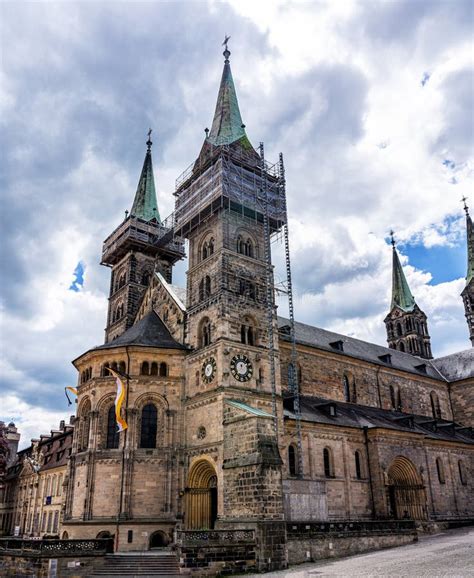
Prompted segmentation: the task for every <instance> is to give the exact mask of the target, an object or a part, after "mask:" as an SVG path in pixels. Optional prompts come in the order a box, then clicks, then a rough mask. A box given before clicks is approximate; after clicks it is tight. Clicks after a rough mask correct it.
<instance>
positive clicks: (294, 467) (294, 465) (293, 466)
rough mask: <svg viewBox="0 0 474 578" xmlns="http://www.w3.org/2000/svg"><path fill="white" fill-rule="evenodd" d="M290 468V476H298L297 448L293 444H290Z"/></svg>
mask: <svg viewBox="0 0 474 578" xmlns="http://www.w3.org/2000/svg"><path fill="white" fill-rule="evenodd" d="M288 470H289V472H290V476H296V475H297V474H298V460H297V456H296V448H295V446H293V445H291V446H288Z"/></svg>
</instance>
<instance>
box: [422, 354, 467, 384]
mask: <svg viewBox="0 0 474 578" xmlns="http://www.w3.org/2000/svg"><path fill="white" fill-rule="evenodd" d="M431 363H432V364H433V365H434V366H435V367H436V368H437V369H438V371H439V372H440V373H441V374H442V375H443V376H444V377H445V378H446V379H447V380H448V381H460V380H461V379H469V378H474V348H471V349H466V350H465V351H459V352H458V353H453V354H452V355H446V356H445V357H438V359H433V360H432V361H431Z"/></svg>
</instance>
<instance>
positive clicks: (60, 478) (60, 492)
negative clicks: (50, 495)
mask: <svg viewBox="0 0 474 578" xmlns="http://www.w3.org/2000/svg"><path fill="white" fill-rule="evenodd" d="M62 493H63V475H62V474H59V478H58V491H57V495H58V496H61V495H62Z"/></svg>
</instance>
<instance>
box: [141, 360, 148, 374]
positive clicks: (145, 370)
mask: <svg viewBox="0 0 474 578" xmlns="http://www.w3.org/2000/svg"><path fill="white" fill-rule="evenodd" d="M140 373H141V375H150V364H149V363H148V361H144V362H143V363H142V368H141V371H140Z"/></svg>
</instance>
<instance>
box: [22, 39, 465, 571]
mask: <svg viewBox="0 0 474 578" xmlns="http://www.w3.org/2000/svg"><path fill="white" fill-rule="evenodd" d="M224 56H225V63H224V71H223V75H222V80H221V85H220V89H219V95H218V99H217V105H216V110H215V114H214V120H213V123H212V127H211V130H210V131H209V130H207V129H206V138H205V140H204V143H203V145H202V148H201V151H200V153H199V156H198V158H197V160H196V161H195V162H194V163H193V164H192V165H191V167H190V168H189V169H188V170H187V171H185V172H184V173H183V175H182V177H180V178H179V179H178V181H177V189H176V192H175V196H176V206H175V212H174V213H173V215H172V217H171V218H170V219H168V220H166V221H163V222H162V221H161V220H160V215H159V211H158V206H157V202H156V194H155V186H154V177H153V169H152V160H151V146H152V143H151V140H150V139H148V142H147V151H146V156H145V162H144V166H143V170H142V173H141V176H140V179H139V184H138V188H137V192H136V195H135V200H134V203H133V206H132V210H131V212H130V215H127V216H126V218H125V220H124V221H123V222H122V223H121V224H120V225H119V226H118V228H117V229H116V230H115V231H114V232H113V233H112V234H111V235H110V236H109V237H108V238H107V239H106V241H105V242H104V247H103V252H102V263H103V264H105V265H107V266H110V267H111V273H112V274H111V284H110V297H109V312H108V319H107V327H106V338H105V344H104V345H100V346H97V347H94V348H92V349H90V350H88V351H86V352H85V353H84V354H82V355H81V356H80V357H78V358H77V359H76V360H74V362H73V363H74V365H75V367H76V368H77V370H78V373H79V379H78V406H77V418H76V422H75V428H74V440H73V444H72V455H71V458H70V460H69V466H68V479H69V483H68V485H67V496H66V498H65V510H64V520H63V524H62V531H64V532H67V535H68V536H69V537H70V538H95V537H96V536H107V535H111V536H112V535H113V536H114V537H115V545H116V548H117V549H118V550H147V549H149V548H151V547H157V546H162V545H166V544H169V543H170V542H173V541H174V539H175V536H176V535H177V534H179V533H180V532H181V531H182V530H189V531H192V530H209V529H213V528H215V529H220V530H235V531H236V532H244V533H245V531H247V530H251V531H252V532H254V533H255V535H256V537H257V538H256V544H257V546H256V552H257V553H256V556H257V558H258V568H259V569H262V570H263V569H271V568H278V567H284V566H285V564H286V561H287V556H286V539H287V533H286V524H287V522H297V521H303V522H309V521H321V522H322V521H326V520H352V521H358V520H370V519H381V520H386V519H405V518H413V519H415V520H417V521H418V522H419V523H425V524H428V523H430V522H432V521H439V520H457V521H459V520H462V519H466V518H468V517H470V516H472V515H473V505H472V499H471V497H472V457H473V447H474V446H473V438H472V431H471V430H470V429H469V428H468V427H466V426H468V425H471V424H472V403H471V402H472V393H471V392H472V389H473V384H474V355H473V352H474V350H469V351H465V352H461V353H459V354H454V355H451V356H448V357H447V358H442V359H438V360H433V359H431V357H432V355H431V348H430V338H429V335H428V330H427V320H426V316H425V314H424V313H423V312H422V311H421V309H420V308H419V307H418V306H417V305H416V303H415V300H414V298H413V296H412V295H411V293H410V290H409V288H408V285H407V282H406V279H405V276H404V273H403V270H402V267H401V264H400V261H399V259H398V255H397V252H396V249H395V247H394V248H393V267H394V270H393V298H392V307H391V311H390V313H389V315H388V317H387V318H386V320H385V323H386V326H387V333H388V341H389V345H390V347H389V348H387V347H383V346H380V345H374V344H371V343H367V342H364V341H362V340H358V339H354V338H351V337H347V336H344V335H339V334H336V333H333V332H330V331H326V330H324V329H319V328H316V327H312V326H309V325H305V324H303V323H296V324H295V341H296V350H294V348H293V340H292V325H291V323H290V322H289V321H288V320H286V319H283V318H278V317H277V315H276V308H275V307H274V303H273V272H272V271H273V269H272V267H271V263H270V261H269V256H270V235H271V234H273V233H278V232H280V231H281V230H282V229H283V227H284V225H285V222H286V200H285V196H284V189H283V186H284V167H283V162H282V158H280V162H279V163H277V165H273V166H272V165H269V164H268V163H266V162H265V161H264V160H263V146H261V147H260V149H259V153H257V152H256V151H255V150H254V149H253V147H252V145H251V144H250V142H249V140H248V137H247V135H246V132H245V125H244V124H243V122H242V118H241V115H240V111H239V106H238V102H237V96H236V92H235V87H234V83H233V79H232V74H231V70H230V63H229V56H230V52H229V51H228V50H227V47H226V50H225V52H224ZM282 191H283V192H282ZM184 239H187V240H188V242H189V269H188V273H187V287H186V289H185V290H184V289H181V288H179V287H176V286H175V285H173V284H172V266H173V264H174V263H175V262H176V261H177V260H179V259H181V258H182V257H183V256H184V249H183V247H184ZM348 298H349V296H348ZM399 326H400V327H399ZM415 354H416V355H415ZM108 368H111V369H112V370H114V371H117V372H119V373H120V374H121V375H122V379H123V382H124V384H125V386H126V391H127V394H126V398H125V402H124V407H125V411H124V413H123V417H124V418H125V419H126V421H127V423H128V429H126V430H125V431H124V432H123V433H120V434H119V433H117V427H116V418H115V406H114V402H115V396H116V382H115V378H113V377H112V376H111V375H110V373H109V371H108ZM298 391H299V394H298ZM470 400H471V401H470ZM470 403H471V406H470V405H469V404H470ZM41 443H42V444H43V445H44V443H45V442H41ZM52 449H54V448H52ZM27 451H29V450H24V452H27ZM20 454H21V452H20ZM23 462H25V459H23ZM46 466H47V464H44V466H43V467H44V468H46ZM21 467H23V468H24V467H25V466H21ZM45 471H48V470H47V469H45ZM12 475H13V474H12ZM14 475H16V476H17V477H18V476H20V470H18V471H17V472H16V473H15V474H14ZM33 475H34V474H32V473H29V474H28V476H29V477H28V480H30V478H31V477H32V476H33ZM29 483H30V482H28V483H26V480H25V483H24V484H20V487H24V486H27V485H28V484H29ZM20 503H21V500H20ZM45 507H46V506H45ZM43 511H46V510H44V508H43V510H41V511H40V512H39V514H40V517H41V516H42V512H43ZM22 516H23V518H22ZM25 516H26V518H25ZM22 519H26V522H25V523H24V525H23V526H22V528H26V529H27V530H31V522H30V523H29V522H28V521H29V518H28V511H23V510H22V511H21V512H20V511H19V513H18V514H17V520H20V521H21V520H22ZM40 519H41V520H42V519H43V518H40ZM21 523H22V524H23V522H21ZM197 534H198V533H197ZM232 548H233V546H232V544H230V545H229V552H230V551H231V549H232Z"/></svg>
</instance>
